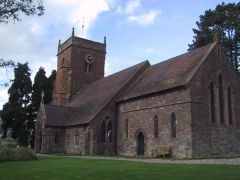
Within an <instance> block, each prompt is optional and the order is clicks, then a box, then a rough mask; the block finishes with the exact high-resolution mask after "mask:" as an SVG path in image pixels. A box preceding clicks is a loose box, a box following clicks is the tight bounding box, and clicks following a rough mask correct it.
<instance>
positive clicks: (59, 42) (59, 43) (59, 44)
mask: <svg viewBox="0 0 240 180" xmlns="http://www.w3.org/2000/svg"><path fill="white" fill-rule="evenodd" d="M60 46H61V39H59V41H58V48H60Z"/></svg>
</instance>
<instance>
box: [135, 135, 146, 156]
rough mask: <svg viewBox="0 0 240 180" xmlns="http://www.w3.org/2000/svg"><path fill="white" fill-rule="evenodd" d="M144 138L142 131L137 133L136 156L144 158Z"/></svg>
mask: <svg viewBox="0 0 240 180" xmlns="http://www.w3.org/2000/svg"><path fill="white" fill-rule="evenodd" d="M144 141H145V137H144V134H143V132H142V131H139V132H138V133H137V155H138V156H144V151H145V146H144V144H145V142H144Z"/></svg>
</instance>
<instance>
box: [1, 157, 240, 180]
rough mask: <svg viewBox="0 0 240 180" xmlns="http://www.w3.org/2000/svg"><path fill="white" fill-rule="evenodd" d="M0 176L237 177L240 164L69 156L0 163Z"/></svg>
mask: <svg viewBox="0 0 240 180" xmlns="http://www.w3.org/2000/svg"><path fill="white" fill-rule="evenodd" d="M0 179H1V180H11V179H14V180H15V179H16V180H20V179H24V180H27V179H30V180H34V179H41V180H46V179H57V180H59V179H81V180H82V179H98V180H103V179H114V180H117V179H121V180H122V179H131V180H132V179H165V180H171V179H174V180H175V179H177V180H179V179H182V180H187V179H189V180H198V179H209V180H214V179H216V180H221V179H224V180H232V179H238V180H239V179H240V166H227V165H180V164H178V165H177V164H150V163H140V162H129V161H117V160H90V159H79V158H72V157H45V158H40V159H39V160H36V161H22V162H5V163H0Z"/></svg>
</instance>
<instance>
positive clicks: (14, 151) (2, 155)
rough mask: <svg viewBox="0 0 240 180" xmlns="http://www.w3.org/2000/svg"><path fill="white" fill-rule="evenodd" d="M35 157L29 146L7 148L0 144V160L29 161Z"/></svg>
mask: <svg viewBox="0 0 240 180" xmlns="http://www.w3.org/2000/svg"><path fill="white" fill-rule="evenodd" d="M35 159H37V156H36V154H35V153H34V152H33V151H32V150H31V149H29V148H26V147H21V148H8V147H6V146H3V145H0V162H4V161H29V160H35Z"/></svg>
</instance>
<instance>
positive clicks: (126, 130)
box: [125, 119, 128, 139]
mask: <svg viewBox="0 0 240 180" xmlns="http://www.w3.org/2000/svg"><path fill="white" fill-rule="evenodd" d="M125 137H126V139H128V119H125Z"/></svg>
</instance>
